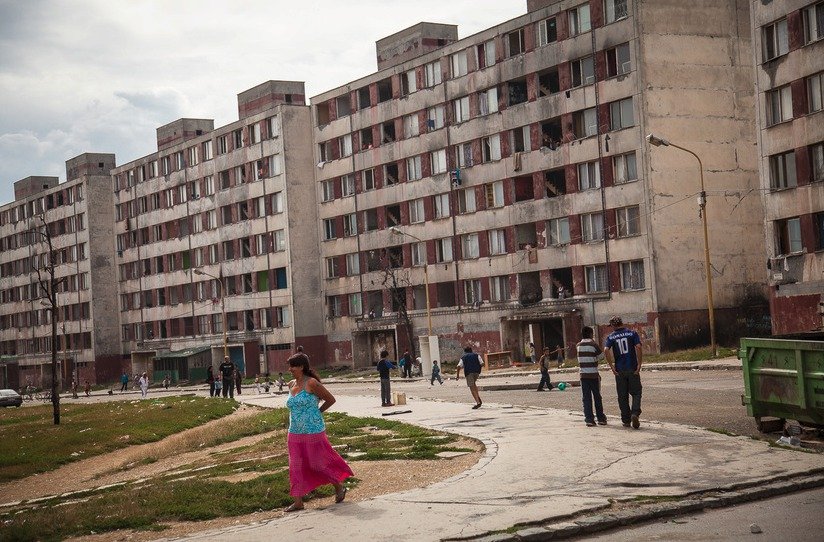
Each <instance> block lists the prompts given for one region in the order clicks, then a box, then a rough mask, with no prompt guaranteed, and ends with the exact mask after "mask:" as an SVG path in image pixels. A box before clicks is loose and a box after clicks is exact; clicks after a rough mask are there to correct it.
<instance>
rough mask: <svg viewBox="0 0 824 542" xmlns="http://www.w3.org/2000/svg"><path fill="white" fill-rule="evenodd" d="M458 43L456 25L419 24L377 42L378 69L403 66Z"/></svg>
mask: <svg viewBox="0 0 824 542" xmlns="http://www.w3.org/2000/svg"><path fill="white" fill-rule="evenodd" d="M456 41H458V27H457V26H456V25H454V24H438V23H418V24H416V25H415V26H410V27H409V28H406V29H404V30H401V31H400V32H396V33H395V34H392V35H391V36H387V37H385V38H383V39H380V40H378V41H377V42H375V52H376V54H377V57H378V69H379V70H383V69H385V68H391V67H392V66H397V65H398V64H403V63H404V62H406V61H407V60H412V59H413V58H417V57H419V56H421V55H423V54H426V53H429V52H431V51H437V50H438V49H440V48H441V47H443V46H445V45H449V44H450V43H454V42H456Z"/></svg>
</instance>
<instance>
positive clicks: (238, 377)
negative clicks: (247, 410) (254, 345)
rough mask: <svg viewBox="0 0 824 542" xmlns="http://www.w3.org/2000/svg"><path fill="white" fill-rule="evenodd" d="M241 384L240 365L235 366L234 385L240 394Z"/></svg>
mask: <svg viewBox="0 0 824 542" xmlns="http://www.w3.org/2000/svg"><path fill="white" fill-rule="evenodd" d="M241 384H243V373H241V372H240V367H237V366H235V386H236V387H237V394H238V395H240V394H241V390H240V385H241Z"/></svg>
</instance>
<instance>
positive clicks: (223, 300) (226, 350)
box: [194, 269, 229, 358]
mask: <svg viewBox="0 0 824 542" xmlns="http://www.w3.org/2000/svg"><path fill="white" fill-rule="evenodd" d="M194 273H195V275H205V276H207V277H211V278H213V279H215V280H216V281H217V283H218V285H220V312H221V313H222V315H223V326H222V327H223V357H224V358H227V357H229V339H228V337H227V336H226V326H227V325H228V322H227V321H226V296H225V295H224V294H225V293H226V292H225V291H224V289H223V279H221V278H218V277H216V276H214V275H212V274H211V273H207V272H206V271H204V270H202V269H195V270H194Z"/></svg>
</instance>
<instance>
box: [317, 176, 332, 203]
mask: <svg viewBox="0 0 824 542" xmlns="http://www.w3.org/2000/svg"><path fill="white" fill-rule="evenodd" d="M320 193H321V197H320V200H321V201H323V202H325V201H332V200H333V199H335V181H334V180H333V179H328V180H325V181H321V182H320Z"/></svg>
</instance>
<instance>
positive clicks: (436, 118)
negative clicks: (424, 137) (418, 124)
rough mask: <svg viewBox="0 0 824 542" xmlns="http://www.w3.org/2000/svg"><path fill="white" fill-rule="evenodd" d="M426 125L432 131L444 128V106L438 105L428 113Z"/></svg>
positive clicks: (428, 110)
mask: <svg viewBox="0 0 824 542" xmlns="http://www.w3.org/2000/svg"><path fill="white" fill-rule="evenodd" d="M426 119H427V120H426V123H427V127H428V128H429V130H430V131H432V130H440V129H441V128H443V126H444V106H442V105H436V106H435V107H430V108H429V109H427V111H426Z"/></svg>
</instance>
